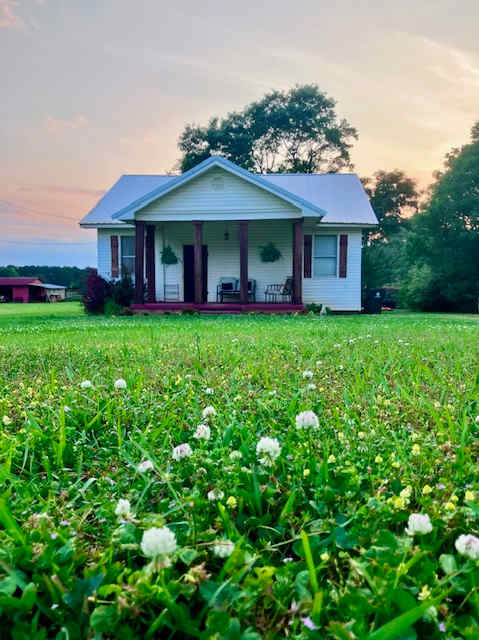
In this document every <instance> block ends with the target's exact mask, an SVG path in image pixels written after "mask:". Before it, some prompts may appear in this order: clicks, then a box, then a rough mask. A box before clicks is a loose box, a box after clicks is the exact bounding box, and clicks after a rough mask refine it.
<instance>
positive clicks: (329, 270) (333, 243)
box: [313, 235, 338, 278]
mask: <svg viewBox="0 0 479 640" xmlns="http://www.w3.org/2000/svg"><path fill="white" fill-rule="evenodd" d="M337 273H338V236H337V235H332V236H327V235H317V236H314V244H313V276H314V277H315V278H322V277H324V276H336V275H337Z"/></svg>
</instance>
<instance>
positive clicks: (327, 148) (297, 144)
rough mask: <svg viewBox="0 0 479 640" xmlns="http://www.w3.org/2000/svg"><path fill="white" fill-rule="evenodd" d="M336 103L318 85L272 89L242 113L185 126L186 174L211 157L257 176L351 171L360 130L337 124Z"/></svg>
mask: <svg viewBox="0 0 479 640" xmlns="http://www.w3.org/2000/svg"><path fill="white" fill-rule="evenodd" d="M335 107H336V103H335V101H334V100H332V99H331V98H329V97H328V96H327V95H326V94H325V93H323V92H322V91H320V90H319V88H318V87H317V86H316V85H314V84H311V85H303V86H295V87H293V88H292V89H290V90H289V91H272V92H271V93H267V94H266V95H265V96H264V97H263V98H262V99H261V100H259V101H257V102H253V103H251V104H250V105H247V106H246V107H245V108H244V109H243V110H242V111H237V112H236V111H235V112H232V113H229V114H228V115H227V116H226V117H225V118H222V119H220V118H218V117H215V118H212V119H211V120H210V121H209V123H208V124H207V125H206V126H203V127H202V126H198V125H187V126H186V127H185V130H184V131H183V133H182V134H181V136H180V140H179V143H178V146H179V148H180V150H181V152H182V157H181V160H180V167H181V170H182V171H187V170H188V169H191V168H192V167H194V166H195V165H196V164H198V163H199V162H201V161H202V160H205V159H206V158H208V157H209V156H211V155H213V154H219V155H222V156H225V157H226V158H228V159H229V160H231V161H233V162H235V163H236V164H238V165H240V166H241V167H244V168H245V169H248V170H250V171H255V172H257V173H272V172H304V173H314V172H325V171H334V172H335V171H340V170H341V169H343V168H350V167H351V166H352V165H351V158H350V153H349V152H350V149H351V147H352V144H353V141H354V140H356V139H357V137H358V134H357V132H356V129H354V127H352V126H351V125H350V124H349V123H348V122H347V121H346V120H344V119H342V120H339V119H338V117H337V115H336V111H335Z"/></svg>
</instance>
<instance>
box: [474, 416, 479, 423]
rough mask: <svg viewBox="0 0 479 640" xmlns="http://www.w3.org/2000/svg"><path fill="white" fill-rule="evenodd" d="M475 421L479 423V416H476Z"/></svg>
mask: <svg viewBox="0 0 479 640" xmlns="http://www.w3.org/2000/svg"><path fill="white" fill-rule="evenodd" d="M475 422H476V424H479V416H476V420H475Z"/></svg>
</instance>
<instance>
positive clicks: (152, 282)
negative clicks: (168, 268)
mask: <svg viewBox="0 0 479 640" xmlns="http://www.w3.org/2000/svg"><path fill="white" fill-rule="evenodd" d="M146 281H147V283H148V284H147V287H148V288H147V300H148V302H155V298H156V278H155V227H154V225H151V224H149V225H147V226H146Z"/></svg>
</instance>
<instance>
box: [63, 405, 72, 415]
mask: <svg viewBox="0 0 479 640" xmlns="http://www.w3.org/2000/svg"><path fill="white" fill-rule="evenodd" d="M63 411H64V412H65V413H68V412H69V411H71V408H70V407H69V406H68V405H67V404H66V405H64V407H63Z"/></svg>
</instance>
